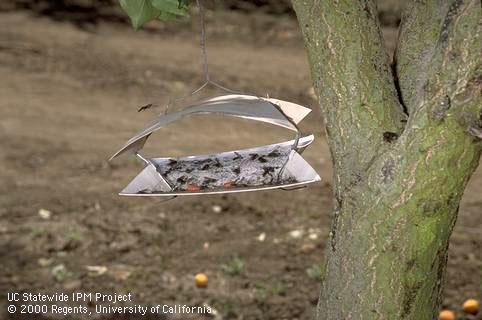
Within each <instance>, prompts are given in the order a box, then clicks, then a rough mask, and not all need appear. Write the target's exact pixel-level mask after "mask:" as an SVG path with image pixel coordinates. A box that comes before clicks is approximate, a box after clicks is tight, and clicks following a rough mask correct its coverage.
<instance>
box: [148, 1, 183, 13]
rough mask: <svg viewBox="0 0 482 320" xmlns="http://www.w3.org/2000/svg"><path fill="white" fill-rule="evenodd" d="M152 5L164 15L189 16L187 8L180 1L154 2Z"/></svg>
mask: <svg viewBox="0 0 482 320" xmlns="http://www.w3.org/2000/svg"><path fill="white" fill-rule="evenodd" d="M152 5H153V6H154V7H155V8H157V9H159V10H161V12H163V13H169V14H172V15H177V16H183V17H187V16H189V11H188V10H187V6H186V5H184V4H182V3H181V2H180V1H179V0H152Z"/></svg>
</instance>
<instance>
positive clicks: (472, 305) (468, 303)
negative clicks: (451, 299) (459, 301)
mask: <svg viewBox="0 0 482 320" xmlns="http://www.w3.org/2000/svg"><path fill="white" fill-rule="evenodd" d="M462 308H463V309H464V311H465V312H466V313H470V314H477V312H478V311H479V301H477V300H475V299H467V300H465V302H464V304H463V306H462Z"/></svg>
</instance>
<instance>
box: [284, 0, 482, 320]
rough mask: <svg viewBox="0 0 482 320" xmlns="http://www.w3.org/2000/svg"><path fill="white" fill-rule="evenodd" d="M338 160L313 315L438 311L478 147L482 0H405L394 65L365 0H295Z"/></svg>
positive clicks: (406, 315)
mask: <svg viewBox="0 0 482 320" xmlns="http://www.w3.org/2000/svg"><path fill="white" fill-rule="evenodd" d="M292 3H293V7H294V9H295V11H296V14H297V17H298V20H299V24H300V26H301V29H302V32H303V37H304V40H305V45H306V48H307V51H308V57H309V63H310V66H311V73H312V79H313V84H314V87H315V92H316V93H317V95H318V97H319V102H320V106H321V110H322V113H323V117H324V121H325V126H326V132H327V137H328V141H329V145H330V150H331V154H332V158H333V166H334V179H333V181H334V185H333V188H334V209H333V222H332V229H331V233H330V245H329V246H328V249H327V264H326V271H325V277H324V280H323V283H322V289H321V294H320V299H319V303H318V308H317V311H318V312H317V319H320V320H342V319H390V320H392V319H414V320H424V319H430V320H432V319H435V318H436V311H437V309H438V306H439V303H440V296H441V287H442V280H443V279H442V278H443V274H444V271H445V266H446V261H447V248H448V242H449V237H450V234H451V232H452V229H453V226H454V223H455V220H456V218H457V211H458V206H459V201H460V199H461V197H462V193H463V191H464V188H465V186H466V183H467V181H468V179H469V177H470V176H471V174H472V172H473V171H474V170H475V168H476V167H477V165H478V162H479V158H480V155H481V150H482V143H481V138H482V129H481V127H482V116H481V109H482V99H481V95H480V92H481V86H482V60H481V54H480V53H481V52H482V43H481V33H480V31H481V3H480V0H425V1H419V0H413V1H409V2H407V4H406V8H405V9H404V12H403V16H402V22H401V27H400V33H399V43H398V49H397V52H396V55H395V56H396V59H395V61H396V63H395V64H394V67H393V68H392V69H391V68H390V59H389V57H388V55H387V53H386V51H385V49H384V46H383V40H382V36H381V32H380V26H379V24H378V20H377V11H376V5H375V4H374V2H372V1H370V0H337V1H323V0H318V1H317V0H292Z"/></svg>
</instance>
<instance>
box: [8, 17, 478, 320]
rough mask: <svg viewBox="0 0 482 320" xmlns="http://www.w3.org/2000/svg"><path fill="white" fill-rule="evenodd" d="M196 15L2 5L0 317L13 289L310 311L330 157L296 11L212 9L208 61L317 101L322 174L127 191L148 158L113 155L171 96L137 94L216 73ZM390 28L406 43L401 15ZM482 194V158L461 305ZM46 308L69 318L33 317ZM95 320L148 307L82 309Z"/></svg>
mask: <svg viewBox="0 0 482 320" xmlns="http://www.w3.org/2000/svg"><path fill="white" fill-rule="evenodd" d="M196 22H197V21H196V20H194V21H193V22H189V21H187V22H172V23H170V24H162V23H156V24H149V26H148V27H147V28H146V29H144V30H142V31H140V32H138V33H134V32H133V31H132V30H131V29H130V28H129V27H128V26H127V25H125V24H120V23H114V22H100V23H97V24H96V25H88V26H87V27H81V28H79V26H78V25H77V24H73V23H70V22H68V21H56V20H52V19H50V18H48V17H45V16H38V15H34V14H32V13H31V12H28V11H18V10H17V11H9V12H0V137H1V144H0V146H1V153H0V168H1V169H0V181H1V184H0V218H1V220H0V261H1V263H0V292H1V293H2V299H1V300H0V319H21V318H22V317H18V316H17V317H15V316H12V315H9V314H8V313H7V311H6V305H7V301H6V298H5V294H6V293H7V292H12V291H18V292H42V293H54V292H66V293H69V292H105V293H112V292H118V293H122V292H130V293H132V295H133V297H134V298H133V301H134V303H136V304H141V305H146V306H151V305H157V304H172V305H173V304H186V305H192V306H196V305H203V304H206V305H209V306H211V307H212V308H213V309H215V310H216V313H217V314H216V315H215V316H212V315H211V316H210V315H206V316H203V317H202V318H205V319H210V318H214V319H289V320H293V319H312V316H313V314H314V310H315V305H316V301H317V296H318V290H319V279H318V277H319V274H320V267H319V265H320V264H322V263H323V252H324V248H325V244H326V241H327V237H328V233H329V227H330V208H331V161H330V158H329V151H328V148H327V145H326V141H325V137H324V133H323V130H322V127H321V125H320V124H321V118H320V113H319V111H318V108H317V103H316V101H315V99H314V97H313V96H312V94H311V93H310V92H311V91H310V88H311V86H310V79H309V72H308V66H307V61H306V56H305V52H304V49H303V45H302V42H301V38H300V35H299V32H298V28H297V25H296V21H295V20H294V19H292V18H291V17H289V16H286V17H273V16H269V15H264V14H253V13H251V14H249V15H247V14H243V13H232V12H216V13H215V15H214V12H209V16H208V23H209V26H208V34H209V39H208V40H209V47H208V50H209V54H210V61H211V65H210V67H211V72H212V77H213V78H214V79H215V80H216V81H218V82H220V83H223V84H224V85H226V86H228V87H230V88H235V89H237V90H242V91H244V92H251V93H255V94H260V95H266V94H269V95H270V97H278V98H281V99H286V100H291V101H295V102H297V103H300V104H303V105H307V106H310V107H312V108H313V112H312V114H311V115H310V116H309V117H308V118H309V119H307V120H306V121H304V122H302V130H303V131H304V132H306V133H314V134H315V136H316V140H315V143H314V144H313V145H312V146H310V147H309V148H308V149H307V150H306V151H305V153H304V155H305V158H306V159H307V160H308V161H309V162H310V163H311V164H312V165H313V167H314V168H315V169H316V170H317V171H318V173H319V174H320V175H321V177H322V179H323V181H322V182H320V183H316V184H313V185H311V186H309V187H308V188H306V189H303V190H297V191H291V192H286V191H267V192H259V193H246V194H236V195H234V194H231V195H226V196H206V197H184V198H178V199H175V200H172V201H168V202H161V201H160V200H159V199H147V198H131V197H129V198H125V197H119V196H118V195H117V193H118V192H119V191H120V190H121V189H122V188H123V187H124V186H125V185H126V184H127V183H128V182H129V181H130V179H132V178H133V177H134V176H135V175H136V174H137V173H138V172H139V171H140V170H141V169H142V167H143V165H142V163H140V162H139V161H137V160H136V159H133V158H131V157H122V158H119V159H118V160H115V161H113V162H108V161H107V159H108V158H109V157H110V156H111V155H112V154H113V153H114V152H115V151H116V150H117V149H118V148H120V147H121V146H122V145H123V143H124V142H125V141H126V140H127V139H128V138H130V137H131V136H132V135H133V134H134V133H135V132H136V131H137V130H138V129H140V128H141V127H142V126H143V125H144V124H145V123H146V122H147V121H148V120H150V119H151V118H153V117H154V116H155V115H156V114H157V113H159V112H161V111H162V110H163V109H162V108H157V109H150V110H146V111H144V112H141V113H138V112H137V108H138V107H139V106H141V105H145V104H147V103H151V102H153V103H155V104H159V105H162V106H164V105H165V104H166V103H167V102H168V100H169V97H176V96H181V95H184V94H186V93H187V92H189V91H190V90H192V89H194V88H196V87H198V86H199V85H200V84H201V83H202V78H201V76H200V70H201V66H200V63H199V61H200V60H199V47H198V45H197V43H198V42H197V41H198V40H197V24H196ZM384 34H385V35H386V36H387V38H388V41H389V43H388V46H389V47H391V48H393V46H394V37H395V36H396V30H395V29H386V30H384ZM215 93H218V94H219V93H221V92H220V91H216V90H211V91H207V92H204V93H203V95H205V96H209V95H212V94H215ZM290 138H291V136H290V135H289V134H286V133H285V132H284V131H283V130H281V129H276V128H272V127H270V126H268V125H260V124H252V123H250V122H246V121H242V120H232V119H228V118H222V117H212V118H211V117H195V118H189V119H187V120H183V121H182V122H181V123H180V124H176V125H173V126H171V127H169V128H167V129H165V130H164V129H163V130H161V131H160V132H159V133H158V134H156V135H154V136H153V137H152V138H151V140H149V142H148V147H147V148H146V151H145V153H146V154H147V155H152V156H176V155H189V154H198V153H205V152H206V151H208V152H209V151H224V150H232V149H233V148H238V147H250V146H258V145H261V144H266V143H275V142H278V141H284V140H283V139H290ZM481 193H482V169H479V170H478V171H477V173H476V174H475V175H474V176H473V178H472V180H471V182H470V185H469V187H468V189H467V191H466V193H465V196H464V198H463V201H462V205H461V207H460V214H459V219H458V222H457V226H456V228H455V231H454V234H453V236H452V239H451V244H450V259H449V266H448V272H447V276H446V281H445V282H446V284H445V294H444V299H443V301H444V302H443V305H444V306H445V307H449V308H452V309H454V310H456V311H457V313H458V315H459V318H460V319H462V312H461V310H460V309H461V307H460V306H461V304H462V302H463V301H464V300H465V299H466V298H470V297H473V298H478V299H481V298H482V297H481V275H482V269H481V268H482V261H481V259H482V255H481V252H482V250H481V247H482V234H481V226H482V215H481V209H482V199H481V196H480V195H481ZM42 209H43V210H42ZM92 266H96V268H92ZM198 272H204V273H205V274H206V275H207V276H208V277H209V285H208V287H207V288H204V289H202V288H196V286H195V284H194V280H193V275H194V274H196V273H198ZM91 307H93V305H91ZM25 318H27V319H33V317H25ZM46 318H48V319H56V318H58V319H60V318H65V317H63V316H61V315H57V316H53V315H51V314H49V315H46V316H38V317H35V319H46ZM91 318H92V319H134V318H136V317H132V318H129V317H124V318H122V317H117V316H113V315H111V316H107V315H106V316H101V317H99V316H98V317H90V318H89V317H84V318H83V317H81V316H74V317H71V319H91ZM199 318H200V317H199V316H192V315H182V316H179V315H177V316H176V315H167V316H162V317H152V319H199ZM136 319H138V317H137V318H136ZM142 319H144V318H142ZM145 319H148V318H147V317H145ZM472 319H473V318H472ZM477 319H482V317H480V316H479V317H478V318H477Z"/></svg>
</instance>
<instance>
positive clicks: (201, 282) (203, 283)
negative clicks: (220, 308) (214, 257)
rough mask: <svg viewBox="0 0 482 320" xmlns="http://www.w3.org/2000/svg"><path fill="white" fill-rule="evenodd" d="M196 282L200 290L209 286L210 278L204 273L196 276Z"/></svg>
mask: <svg viewBox="0 0 482 320" xmlns="http://www.w3.org/2000/svg"><path fill="white" fill-rule="evenodd" d="M194 280H195V281H196V286H197V287H198V288H206V287H207V286H208V276H207V275H205V274H204V273H198V274H196V275H195V276H194Z"/></svg>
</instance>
